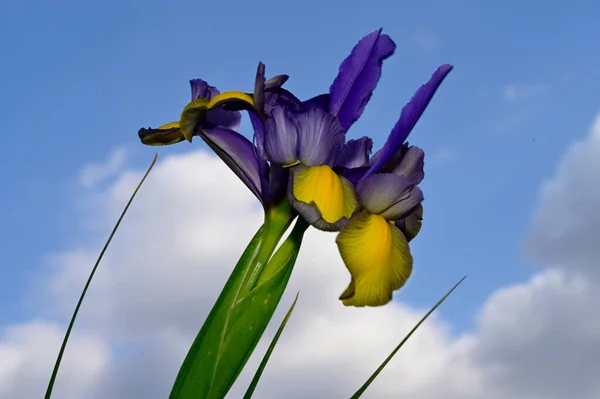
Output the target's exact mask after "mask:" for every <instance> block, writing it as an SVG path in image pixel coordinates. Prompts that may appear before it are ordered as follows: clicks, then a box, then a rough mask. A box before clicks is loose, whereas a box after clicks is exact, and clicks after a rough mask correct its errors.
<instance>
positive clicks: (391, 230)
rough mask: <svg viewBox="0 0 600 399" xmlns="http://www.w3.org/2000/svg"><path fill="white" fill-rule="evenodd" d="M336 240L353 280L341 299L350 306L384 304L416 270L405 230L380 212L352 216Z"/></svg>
mask: <svg viewBox="0 0 600 399" xmlns="http://www.w3.org/2000/svg"><path fill="white" fill-rule="evenodd" d="M336 243H337V245H338V249H339V251H340V254H341V255H342V259H343V260H344V263H345V264H346V267H347V268H348V271H349V272H350V275H351V277H352V280H351V282H350V285H349V286H348V288H346V290H345V291H344V293H342V295H341V296H340V299H341V300H342V302H343V303H344V305H346V306H356V307H361V306H382V305H385V304H386V303H388V302H389V301H391V300H392V292H393V291H396V290H398V289H399V288H400V287H402V286H403V285H404V283H406V281H407V280H408V278H409V277H410V274H411V272H412V262H413V259H412V255H411V253H410V248H409V246H408V242H407V240H406V237H404V234H402V232H401V231H400V229H399V228H398V227H396V226H395V225H394V224H393V223H390V222H389V221H387V220H386V219H384V218H383V217H381V216H379V215H372V214H369V213H368V212H362V213H360V214H358V215H356V216H354V217H353V218H351V219H350V221H349V222H348V224H347V225H346V226H345V227H344V228H343V229H342V230H341V231H340V233H339V235H338V236H337V238H336Z"/></svg>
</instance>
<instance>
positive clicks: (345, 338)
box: [0, 122, 600, 399]
mask: <svg viewBox="0 0 600 399" xmlns="http://www.w3.org/2000/svg"><path fill="white" fill-rule="evenodd" d="M598 126H600V122H599V123H598ZM599 137H600V128H595V129H594V131H593V133H592V135H591V136H590V138H588V139H587V140H586V141H585V142H584V143H581V144H576V145H575V146H574V147H573V148H572V149H571V150H570V152H569V153H568V154H567V156H566V157H565V159H564V160H563V162H562V163H561V165H560V166H559V168H558V171H557V174H556V177H554V178H553V179H552V180H551V181H550V182H549V183H547V184H546V185H545V186H544V189H543V190H542V197H541V200H540V209H539V212H538V213H537V216H536V217H535V219H534V223H533V227H532V232H531V235H530V238H529V240H528V242H527V249H528V251H529V253H530V255H531V256H534V257H535V258H536V259H537V260H539V261H540V262H542V263H543V264H544V265H545V266H546V268H545V269H542V270H541V271H540V272H539V273H538V274H537V275H536V276H534V277H533V278H531V279H530V280H529V281H526V282H523V283H521V284H518V285H513V286H509V287H506V288H504V289H501V290H499V291H497V292H496V293H494V294H493V295H492V296H490V298H489V299H488V300H487V301H486V302H485V304H483V306H482V308H481V311H480V312H479V314H478V316H477V323H476V328H475V329H474V331H473V332H471V333H464V334H460V335H457V334H455V333H454V332H453V330H452V326H451V324H448V322H446V321H444V320H442V319H441V316H442V315H443V311H442V313H437V314H436V315H434V317H433V318H432V319H431V320H429V321H428V322H427V323H426V324H425V325H424V326H423V327H422V328H421V329H420V330H419V332H418V333H417V334H416V335H415V336H413V338H411V340H410V341H409V343H408V344H407V346H406V347H405V348H403V349H402V350H401V351H400V352H399V353H398V355H397V357H396V358H395V359H394V360H393V361H392V362H391V363H390V364H389V365H388V367H387V368H386V369H385V370H384V372H383V373H382V374H381V375H380V377H379V378H378V379H377V380H376V381H375V383H374V384H373V385H372V386H371V388H370V389H369V390H368V391H367V394H366V395H365V396H364V397H365V398H384V399H385V398H420V399H421V398H422V399H438V398H444V399H459V398H460V399H465V398H466V399H469V398H473V399H501V398H506V397H510V398H515V399H540V398H544V399H564V398H566V397H572V398H575V399H592V398H597V397H598V396H599V395H600V382H599V381H598V380H597V377H596V374H597V371H598V367H597V358H598V356H599V355H600V320H598V319H597V318H594V317H593V315H594V312H595V311H596V309H598V307H599V306H600V292H598V291H597V290H596V289H595V288H594V287H595V286H597V280H596V279H595V278H594V277H593V276H594V275H595V274H596V273H597V270H598V269H597V267H596V268H593V267H592V265H593V263H592V260H593V259H597V255H596V254H597V251H598V250H597V248H596V246H595V245H594V242H597V240H596V241H594V240H593V239H592V238H589V239H587V240H586V237H584V236H583V235H582V234H583V233H580V232H584V233H585V234H588V235H591V236H592V237H600V236H599V234H600V228H599V227H597V226H600V224H598V223H597V220H596V218H595V216H594V215H598V214H600V209H598V208H594V206H596V207H599V206H600V205H595V204H600V201H596V200H595V199H597V197H596V195H597V194H598V193H597V185H596V184H594V183H593V176H594V175H598V174H600V164H598V161H597V159H599V158H600V145H598V144H597V142H598V141H600V140H599ZM203 171H209V172H208V173H203ZM582 176H585V177H582ZM139 177H141V171H136V172H132V171H123V172H121V173H120V174H119V175H118V176H117V179H116V181H115V182H114V183H113V184H111V185H110V186H109V187H108V188H106V189H104V190H101V191H98V192H97V193H96V194H97V195H98V198H99V199H102V200H101V201H97V202H95V208H94V209H90V210H89V215H88V217H90V218H94V219H96V218H98V215H100V216H101V217H102V219H103V220H105V223H106V226H105V228H106V230H107V231H108V230H109V228H110V224H112V223H113V222H114V220H116V217H117V216H118V213H119V212H120V210H121V207H122V206H123V205H124V203H125V201H126V200H127V198H128V196H129V195H130V193H131V191H132V190H133V188H134V186H135V184H137V181H138V179H139ZM548 187H553V188H548ZM565 191H566V192H567V193H568V195H565V194H564V192H565ZM256 202H257V201H256V199H255V198H254V197H253V196H252V195H251V194H250V193H249V192H248V191H247V189H246V188H245V187H244V186H243V185H242V183H241V182H239V181H238V180H237V179H236V178H235V176H234V175H233V174H232V173H231V172H230V171H228V170H226V168H225V166H224V165H223V164H222V163H221V162H220V161H218V160H217V159H216V158H215V157H213V156H209V155H207V154H206V153H204V152H194V153H190V154H188V155H184V156H172V157H166V158H165V159H164V160H162V161H161V162H160V163H159V164H158V165H157V167H156V168H155V170H154V171H153V173H152V174H151V176H150V178H149V180H148V181H147V184H146V185H145V186H144V187H143V189H142V191H141V192H140V194H139V197H138V199H137V200H136V202H135V203H134V205H133V206H132V208H131V210H130V213H129V214H128V216H127V217H126V219H125V221H124V223H123V228H122V230H121V231H120V232H119V233H118V234H117V236H116V237H115V240H114V246H112V247H111V248H110V250H109V251H108V254H107V257H106V260H105V262H104V263H103V264H102V265H101V266H100V270H99V272H98V275H97V280H96V281H95V282H94V283H93V285H92V288H91V290H90V292H89V296H88V298H87V299H86V301H85V303H84V306H83V308H82V317H81V319H80V320H79V324H78V325H77V327H76V331H75V333H74V335H73V336H74V339H77V337H79V339H82V340H83V339H84V338H85V337H84V333H81V332H80V333H78V331H88V332H89V331H94V334H96V335H94V336H97V335H99V336H102V337H105V338H106V339H107V340H109V341H110V343H111V345H112V346H111V349H112V350H116V348H118V349H119V352H118V353H119V355H118V356H113V357H112V358H110V359H109V360H110V363H108V364H107V363H106V362H107V360H102V361H96V363H93V364H96V366H93V367H92V366H90V365H89V364H88V365H87V367H91V368H92V369H93V370H94V371H93V372H87V373H85V372H82V368H80V367H74V366H73V367H71V368H68V367H65V368H64V370H63V371H62V372H61V375H60V376H59V382H60V381H61V380H62V383H61V384H65V385H63V387H64V386H67V385H69V384H74V386H78V387H80V389H81V390H79V391H77V392H65V393H64V394H61V395H57V397H60V398H65V399H75V398H81V397H86V398H98V399H100V398H106V397H110V398H116V399H120V398H123V399H126V398H132V397H143V398H147V399H153V398H164V397H166V396H168V392H169V388H170V384H171V383H172V381H173V379H174V377H175V375H176V373H177V369H178V366H179V364H180V363H181V361H182V360H183V357H184V356H185V353H186V351H187V348H188V347H189V345H190V344H191V341H192V340H193V337H194V336H195V334H196V332H197V330H198V328H199V327H200V325H201V324H202V321H203V320H204V317H205V316H206V314H207V312H208V310H209V308H210V306H211V305H212V303H213V302H214V300H215V298H216V296H217V294H218V292H219V290H220V288H221V287H222V285H223V283H224V281H225V279H226V278H227V276H228V274H229V272H230V270H231V267H232V265H233V264H234V262H235V260H237V258H238V256H239V253H240V252H241V249H242V248H243V247H244V245H245V244H246V243H247V241H248V240H249V239H250V237H251V236H252V234H253V233H254V231H255V230H256V229H257V227H258V225H259V224H260V220H261V210H260V208H259V207H258V206H257V203H256ZM579 202H584V203H588V205H586V206H587V208H585V207H584V208H581V210H579V208H577V207H576V206H575V204H579ZM586 216H587V217H586ZM82 224H84V225H85V224H86V221H85V220H83V221H82ZM104 239H105V237H104V236H102V237H99V238H98V241H97V242H93V243H82V246H81V247H80V248H77V249H74V250H73V251H70V252H66V253H63V254H58V255H56V256H54V257H53V269H49V270H52V272H51V274H52V275H51V278H50V296H49V298H48V300H47V303H49V304H51V305H52V306H53V307H55V309H56V310H57V311H58V312H60V313H61V314H62V315H63V316H65V317H67V316H68V315H70V311H71V310H72V306H73V304H74V303H75V301H76V299H77V296H78V295H79V292H80V289H81V286H82V283H83V280H84V279H85V277H86V276H87V273H88V272H89V268H90V267H91V264H92V263H93V259H94V258H95V256H96V255H97V251H98V248H100V247H101V244H102V240H104ZM333 240H334V235H333V234H327V233H322V232H317V231H309V233H308V234H307V237H306V241H305V243H304V246H303V250H302V252H301V254H300V257H299V260H298V263H297V265H296V268H295V271H294V274H293V276H292V280H291V282H290V287H289V290H288V292H287V294H286V296H285V297H284V299H283V301H282V309H280V310H279V311H278V312H277V314H276V316H275V317H274V322H275V323H278V322H279V321H280V320H281V317H282V315H283V313H284V312H285V311H286V310H287V306H289V304H290V303H291V300H292V298H293V296H294V295H295V293H296V291H297V290H298V289H300V290H301V293H300V301H299V303H298V306H297V308H296V311H295V312H294V314H293V316H292V319H291V321H290V324H289V327H288V328H287V329H286V332H285V333H284V335H283V337H282V338H281V341H280V342H281V344H280V345H279V346H278V347H277V348H276V350H275V352H274V354H273V356H272V361H271V362H270V364H269V365H268V366H267V369H266V371H265V374H264V378H263V380H262V382H261V383H260V384H259V386H258V389H257V392H256V397H261V398H280V397H286V398H304V397H315V398H329V397H349V396H350V395H351V394H352V393H353V392H354V390H356V389H357V388H358V387H359V386H360V384H361V383H362V382H363V381H364V380H365V379H366V378H367V377H368V376H369V375H370V373H371V372H372V371H373V370H374V369H375V368H376V367H377V366H378V365H379V364H380V362H381V361H382V360H383V359H384V358H385V357H386V356H387V355H388V354H389V352H390V351H391V349H393V347H394V346H395V345H396V344H397V343H398V341H399V340H400V339H401V338H402V337H403V336H404V334H406V333H407V332H408V331H409V330H410V328H411V327H412V326H413V325H414V324H415V323H416V321H417V320H418V319H419V318H420V317H421V316H422V314H423V313H424V312H425V310H426V309H414V308H411V307H410V306H407V305H406V304H403V303H399V302H394V303H392V304H390V305H389V306H386V307H383V308H378V309H353V308H350V309H349V308H344V307H343V306H342V305H341V304H340V303H339V301H338V300H337V296H338V295H339V293H340V292H341V291H342V290H343V289H344V288H345V286H346V284H347V283H348V278H349V277H348V274H347V271H346V270H345V268H344V266H343V265H342V263H341V261H340V259H339V255H338V254H337V250H336V248H335V245H334V242H333ZM579 241H583V242H579ZM548 247H550V248H548ZM232 248H233V250H232ZM575 249H577V251H575ZM546 251H550V252H551V254H550V255H546ZM553 251H554V252H555V253H554V252H553ZM578 251H581V252H582V253H579V252H578ZM576 252H577V253H576ZM465 287H466V286H465ZM465 289H466V288H465ZM274 328H275V326H272V327H271V328H270V330H269V331H268V332H267V335H266V336H267V337H269V338H270V337H271V336H272V333H273V330H274ZM60 332H61V333H62V331H60ZM87 334H89V333H87ZM55 335H56V337H59V336H60V334H58V330H57V332H56V333H55ZM15 336H16V335H14V334H13V335H10V334H4V336H3V338H2V340H1V341H0V348H1V349H0V376H5V375H12V374H11V373H13V374H14V373H15V372H14V371H11V370H15V369H16V370H21V371H18V372H20V373H21V374H20V375H22V377H20V378H21V379H24V378H27V376H28V374H27V373H30V374H31V377H30V380H29V381H30V383H29V384H27V386H21V387H20V389H21V390H18V389H17V390H15V386H16V385H15V384H12V385H9V386H10V387H11V389H12V390H11V391H10V392H11V395H12V396H7V397H39V396H40V395H39V394H38V395H29V394H30V393H31V392H42V391H43V386H44V385H45V383H46V380H45V379H44V378H42V377H39V376H46V377H47V376H49V375H50V370H51V369H50V367H51V362H50V361H49V360H46V361H40V363H39V369H37V370H34V371H32V370H29V369H28V368H24V367H23V368H16V367H14V364H16V362H17V360H14V359H17V358H18V357H19V356H23V355H19V353H24V352H27V353H29V354H30V355H29V356H31V358H32V359H35V358H36V356H41V355H40V354H37V351H36V349H35V348H37V347H39V346H40V345H42V344H43V345H46V346H48V345H49V347H52V348H58V342H59V339H58V338H56V339H55V340H54V341H53V342H55V343H54V346H52V345H51V344H50V343H47V344H46V343H45V342H46V341H45V339H47V338H46V337H47V335H46V334H38V335H33V336H32V337H31V338H29V339H27V340H23V341H19V342H17V341H16V339H15V338H14V337H15ZM75 342H76V341H73V343H72V344H71V345H70V346H69V348H68V349H67V354H69V353H70V356H75V357H84V356H87V355H88V354H91V355H90V356H92V358H96V359H107V358H102V356H100V354H101V353H105V352H104V351H103V350H98V349H96V352H94V348H98V347H99V346H98V343H97V342H96V341H89V343H88V344H87V345H88V347H89V349H86V348H84V347H83V346H77V344H76V343H75ZM80 342H83V341H80ZM94 342H96V343H94ZM266 344H267V343H265V342H263V343H261V345H260V346H259V349H258V350H257V353H256V354H257V356H258V357H257V356H255V357H253V358H252V359H251V361H250V365H249V369H248V370H247V371H246V372H244V373H243V374H242V375H241V377H240V379H239V381H238V383H237V384H236V385H235V386H234V388H233V389H232V392H231V394H230V395H229V397H231V398H238V397H240V396H241V393H242V392H243V391H244V389H245V387H246V385H247V383H248V381H249V379H250V378H251V377H252V373H253V371H254V369H255V366H256V365H257V364H258V361H259V360H260V359H259V357H260V356H261V355H262V353H263V352H264V349H265V346H266ZM82 345H83V344H82ZM94 345H96V346H94ZM54 353H55V351H54V352H52V354H54ZM94 353H95V355H94ZM2 354H6V355H3V356H2ZM50 357H51V356H47V358H50ZM7 359H8V360H7ZM73 361H74V360H73ZM102 366H104V367H102ZM100 368H101V369H102V372H100V371H98V370H99V369H100ZM7 370H8V371H7ZM83 370H85V368H83ZM2 373H4V374H2ZM7 378H8V379H7ZM5 380H7V381H16V379H15V377H14V376H13V377H4V378H0V381H2V383H0V387H2V386H3V385H2V384H3V383H4V381H5ZM67 382H68V383H67ZM4 384H5V385H4V386H7V385H6V383H4ZM36 387H37V388H36ZM40 387H42V388H40ZM25 389H27V390H25ZM30 389H31V391H30ZM40 389H42V390H40ZM0 392H2V391H0ZM23 395H25V396H23Z"/></svg>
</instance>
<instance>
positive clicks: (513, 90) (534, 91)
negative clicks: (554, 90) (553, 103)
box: [502, 84, 550, 101]
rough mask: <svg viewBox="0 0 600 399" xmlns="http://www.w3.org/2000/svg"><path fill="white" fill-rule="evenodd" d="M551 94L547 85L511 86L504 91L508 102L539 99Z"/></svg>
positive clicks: (503, 93) (505, 87)
mask: <svg viewBox="0 0 600 399" xmlns="http://www.w3.org/2000/svg"><path fill="white" fill-rule="evenodd" d="M549 92H550V86H548V85H545V84H530V85H521V84H509V85H507V86H504V88H503V89H502V95H503V96H504V98H505V99H506V100H508V101H517V100H524V99H527V98H532V97H539V96H542V95H545V94H548V93H549Z"/></svg>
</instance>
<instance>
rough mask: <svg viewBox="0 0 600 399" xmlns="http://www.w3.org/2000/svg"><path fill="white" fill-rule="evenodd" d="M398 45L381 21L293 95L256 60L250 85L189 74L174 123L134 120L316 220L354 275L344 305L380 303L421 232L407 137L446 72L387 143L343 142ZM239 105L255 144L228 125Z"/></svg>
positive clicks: (418, 97) (144, 132)
mask: <svg viewBox="0 0 600 399" xmlns="http://www.w3.org/2000/svg"><path fill="white" fill-rule="evenodd" d="M395 48H396V45H395V44H394V42H393V41H392V40H391V39H390V37H389V36H387V35H385V34H382V33H381V30H378V31H375V32H372V33H371V34H369V35H367V36H365V37H363V38H362V39H361V40H360V41H359V42H358V43H357V44H356V46H355V47H354V48H353V50H352V52H351V53H350V55H349V56H348V57H347V58H346V59H345V60H344V61H343V62H342V64H341V65H340V68H339V73H338V75H337V77H336V78H335V80H334V81H333V83H332V85H331V87H330V89H329V93H327V94H321V95H318V96H316V97H313V98H311V99H309V100H307V101H304V102H302V101H300V100H298V99H297V98H296V97H295V96H294V95H293V94H292V93H290V92H289V91H287V90H285V89H283V88H282V87H281V86H282V85H283V83H284V82H285V81H286V80H287V76H286V75H279V76H276V77H275V78H272V79H269V80H266V79H265V77H264V65H263V64H262V63H261V64H259V67H258V71H257V74H256V79H255V87H254V93H252V94H247V93H242V92H236V91H232V92H225V93H219V92H218V91H217V90H216V89H215V88H214V87H212V86H209V85H208V84H207V83H206V82H204V81H202V80H199V79H197V80H194V81H192V102H191V103H190V104H188V105H187V106H186V107H185V108H184V110H183V112H182V115H181V118H180V120H179V121H178V122H173V123H171V124H168V125H164V126H161V127H160V128H158V129H141V130H140V133H139V135H140V138H141V140H142V142H143V143H145V144H149V145H168V144H173V143H176V142H180V141H183V140H185V139H187V140H188V141H191V139H192V136H194V135H197V136H199V137H201V138H202V139H203V140H204V141H205V142H206V143H207V144H208V145H209V146H210V147H211V148H212V149H213V150H214V151H215V152H216V153H217V154H218V155H219V156H220V157H221V159H223V161H224V162H225V163H226V164H227V165H228V166H229V167H230V168H231V169H232V170H233V171H234V172H235V173H236V174H237V175H238V177H240V179H241V180H242V181H243V182H244V183H245V184H246V185H247V186H248V187H249V189H250V190H251V191H252V192H253V193H254V194H255V195H256V196H257V198H258V199H259V200H260V201H261V202H262V204H263V206H264V207H265V211H269V210H270V209H273V207H274V206H277V205H278V204H282V203H283V204H286V203H287V204H288V206H289V205H291V206H292V207H293V209H295V211H296V212H297V213H298V214H299V215H300V216H301V217H302V218H304V219H305V220H306V221H307V222H308V223H309V224H311V225H313V226H314V227H316V228H317V229H320V230H325V231H338V232H339V234H338V236H337V238H336V243H337V245H338V248H339V251H340V254H341V257H342V259H343V261H344V263H345V265H346V267H347V269H348V271H349V272H350V275H351V281H350V284H349V286H348V288H347V289H346V290H345V291H344V292H343V294H342V295H341V297H340V299H341V300H342V302H343V303H344V305H346V306H357V307H361V306H381V305H384V304H386V303H388V302H389V301H390V300H391V299H392V294H393V292H394V291H396V290H398V289H399V288H400V287H402V286H403V285H404V284H405V283H406V281H407V280H408V278H409V277H410V274H411V272H412V265H413V259H412V255H411V252H410V247H409V244H408V243H409V241H411V240H412V239H413V238H414V237H415V236H416V235H417V234H418V233H419V231H420V229H421V224H422V217H423V207H422V204H421V203H422V201H423V193H422V191H421V189H420V188H419V187H418V184H419V183H420V182H421V181H422V180H423V178H424V171H423V165H424V152H423V150H421V149H420V148H419V147H416V146H409V145H408V143H406V139H407V137H408V135H409V134H410V132H411V131H412V129H413V128H414V126H415V125H416V123H417V121H418V120H419V118H420V117H421V115H422V114H423V112H424V111H425V109H426V108H427V106H428V104H429V102H430V100H431V99H432V97H433V95H434V94H435V92H436V90H437V88H438V87H439V86H440V84H441V83H442V81H443V80H444V79H445V77H446V76H447V75H448V73H449V72H450V71H451V69H452V66H450V65H442V66H441V67H439V68H438V70H437V71H436V72H435V73H434V74H433V76H432V77H431V79H430V80H429V82H427V83H426V84H424V85H423V86H421V87H420V88H419V90H418V91H417V92H416V93H415V95H414V96H413V98H412V99H411V101H410V102H409V103H408V104H407V105H406V106H405V107H404V108H403V109H402V112H401V115H400V119H399V120H398V122H397V123H396V125H395V126H394V128H393V129H392V131H391V133H390V135H389V137H388V139H387V141H386V143H385V144H384V146H383V147H382V148H381V149H380V150H379V151H378V152H376V153H375V154H374V155H373V156H372V157H371V151H372V147H373V141H372V140H371V139H370V138H368V137H362V138H360V139H351V140H348V141H346V133H347V131H348V130H349V129H350V127H351V126H352V125H353V123H354V122H355V121H356V120H358V119H359V117H360V116H361V115H362V113H363V111H364V108H365V106H366V104H367V103H368V101H369V100H370V98H371V96H372V93H373V90H374V89H375V87H376V86H377V83H378V81H379V78H380V76H381V69H382V64H383V61H384V60H385V59H387V58H388V57H390V56H391V55H392V54H393V53H394V51H395ZM240 110H247V111H249V116H250V120H251V122H252V126H253V128H254V143H255V144H253V142H251V141H250V140H248V139H246V138H245V137H244V136H242V135H241V134H239V133H238V132H236V131H235V129H236V128H237V126H238V125H239V123H240V114H239V111H240Z"/></svg>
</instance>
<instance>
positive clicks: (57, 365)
mask: <svg viewBox="0 0 600 399" xmlns="http://www.w3.org/2000/svg"><path fill="white" fill-rule="evenodd" d="M157 159H158V153H157V154H156V155H154V159H153V160H152V163H151V164H150V167H148V170H147V171H146V173H145V174H144V177H142V180H140V182H139V184H138V185H137V187H136V189H135V190H134V191H133V194H132V195H131V198H129V202H127V205H125V209H123V213H121V216H120V217H119V220H117V223H116V224H115V227H114V228H113V230H112V232H111V233H110V236H108V240H106V243H105V244H104V248H102V251H101V252H100V256H98V260H97V261H96V264H95V265H94V267H93V268H92V272H91V273H90V276H89V277H88V280H87V282H86V283H85V286H84V287H83V291H82V292H81V296H80V297H79V301H78V302H77V306H75V311H73V316H72V317H71V322H70V323H69V327H67V332H66V333H65V338H64V339H63V342H62V345H61V347H60V351H59V352H58V357H57V358H56V363H54V370H52V376H51V377H50V382H49V383H48V388H47V389H46V395H45V396H44V398H45V399H50V396H51V395H52V389H53V388H54V381H55V380H56V376H57V374H58V369H59V368H60V362H61V361H62V357H63V355H64V353H65V349H66V347H67V342H68V341H69V336H70V335H71V330H72V329H73V325H74V324H75V319H76V318H77V314H78V313H79V308H80V307H81V304H82V303H83V298H84V297H85V294H86V293H87V290H88V288H89V286H90V284H91V282H92V278H94V274H96V269H98V265H99V264H100V261H101V260H102V258H103V257H104V253H105V252H106V249H107V248H108V245H109V244H110V242H111V241H112V238H113V236H114V235H115V233H116V232H117V229H118V228H119V225H120V224H121V220H123V217H124V216H125V214H126V213H127V210H128V209H129V206H130V205H131V203H132V202H133V199H134V198H135V195H136V194H137V192H138V191H139V189H140V188H141V187H142V184H143V183H144V181H145V180H146V177H148V174H149V173H150V171H151V170H152V168H153V167H154V164H155V163H156V160H157Z"/></svg>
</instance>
